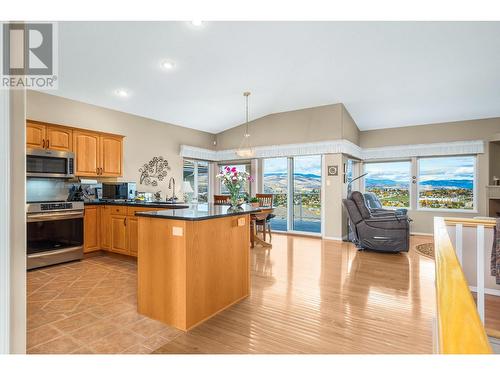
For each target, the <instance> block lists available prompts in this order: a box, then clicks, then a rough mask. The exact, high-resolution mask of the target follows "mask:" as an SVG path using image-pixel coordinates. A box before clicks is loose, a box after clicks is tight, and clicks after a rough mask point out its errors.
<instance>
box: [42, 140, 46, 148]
mask: <svg viewBox="0 0 500 375" xmlns="http://www.w3.org/2000/svg"><path fill="white" fill-rule="evenodd" d="M42 148H45V139H43V140H42Z"/></svg>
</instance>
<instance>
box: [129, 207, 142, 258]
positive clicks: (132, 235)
mask: <svg viewBox="0 0 500 375" xmlns="http://www.w3.org/2000/svg"><path fill="white" fill-rule="evenodd" d="M127 236H128V251H129V254H130V255H132V256H134V257H136V256H137V251H138V247H139V227H138V220H137V217H130V216H129V217H128V218H127Z"/></svg>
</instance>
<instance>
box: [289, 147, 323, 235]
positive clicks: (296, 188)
mask: <svg viewBox="0 0 500 375" xmlns="http://www.w3.org/2000/svg"><path fill="white" fill-rule="evenodd" d="M291 159H292V160H291V167H292V168H293V174H292V176H293V178H292V182H293V183H292V184H291V185H292V186H291V188H292V189H293V207H292V212H291V215H292V217H293V221H292V230H294V231H298V232H312V233H321V155H311V156H296V157H293V158H291Z"/></svg>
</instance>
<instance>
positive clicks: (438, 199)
mask: <svg viewBox="0 0 500 375" xmlns="http://www.w3.org/2000/svg"><path fill="white" fill-rule="evenodd" d="M475 165H476V158H475V156H453V157H436V158H420V159H419V160H418V207H419V208H427V209H429V208H430V209H451V210H474V208H475V207H474V180H475Z"/></svg>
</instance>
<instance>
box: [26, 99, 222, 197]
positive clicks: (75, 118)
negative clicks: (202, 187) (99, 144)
mask: <svg viewBox="0 0 500 375" xmlns="http://www.w3.org/2000/svg"><path fill="white" fill-rule="evenodd" d="M27 118H28V119H32V120H38V121H46V122H51V123H56V124H62V125H69V126H74V127H78V128H85V129H91V130H99V131H103V132H109V133H115V134H120V135H124V136H125V139H124V148H123V157H124V160H123V165H124V172H123V178H120V180H122V181H135V182H137V189H138V190H139V191H151V192H155V191H157V190H161V191H162V196H163V197H165V195H166V194H167V192H168V196H169V197H170V195H171V191H170V190H169V189H168V186H167V185H168V179H167V180H166V181H164V182H160V183H159V185H158V186H157V187H153V186H151V185H149V186H146V185H139V177H140V173H139V171H138V169H139V168H140V167H141V166H142V164H144V163H147V162H148V161H149V160H150V159H151V158H152V157H154V156H160V155H161V156H163V157H165V158H166V159H167V160H168V162H169V165H170V167H171V168H172V170H171V173H170V175H171V176H174V178H175V180H176V182H177V184H176V185H177V186H176V190H177V196H178V197H182V195H181V194H180V189H181V188H182V158H181V157H180V156H179V151H180V145H181V144H189V145H192V146H198V147H204V148H213V140H214V135H213V134H210V133H206V132H201V131H197V130H193V129H188V128H184V127H181V126H175V125H171V124H167V123H164V122H159V121H154V120H150V119H147V118H144V117H139V116H135V115H131V114H127V113H124V112H118V111H114V110H110V109H106V108H102V107H97V106H94V105H90V104H85V103H82V102H77V101H74V100H70V99H65V98H61V97H57V96H53V95H47V94H44V93H40V92H35V91H28V98H27Z"/></svg>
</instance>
